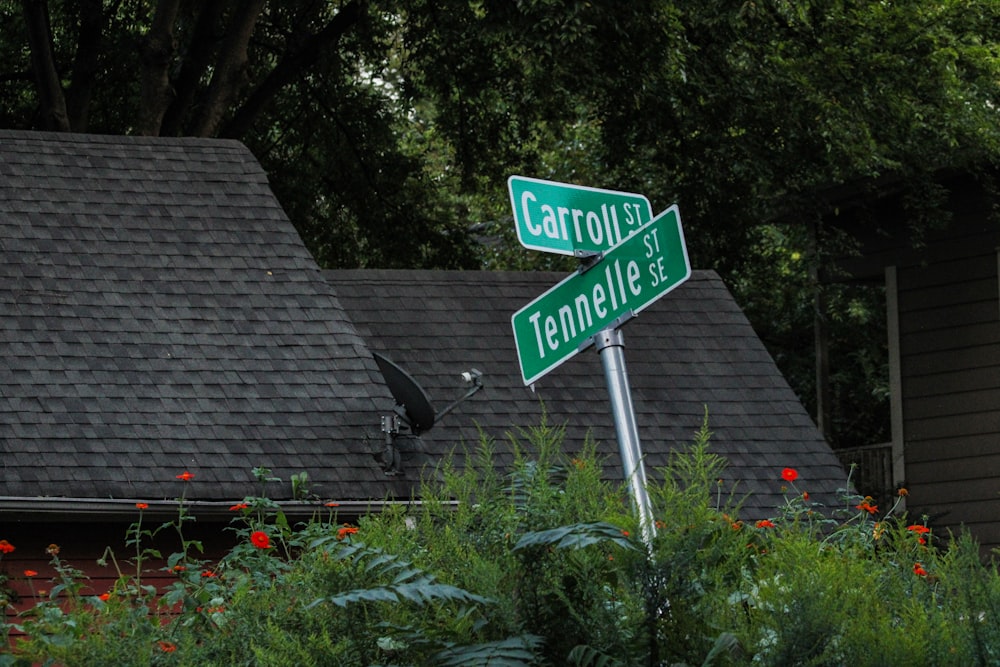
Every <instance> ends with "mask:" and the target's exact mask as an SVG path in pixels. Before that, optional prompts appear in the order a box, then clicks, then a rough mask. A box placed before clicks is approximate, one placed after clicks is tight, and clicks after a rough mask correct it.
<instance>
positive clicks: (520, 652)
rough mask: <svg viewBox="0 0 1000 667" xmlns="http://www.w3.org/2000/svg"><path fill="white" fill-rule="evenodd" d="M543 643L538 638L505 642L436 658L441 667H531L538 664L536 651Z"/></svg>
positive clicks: (453, 649) (455, 648)
mask: <svg viewBox="0 0 1000 667" xmlns="http://www.w3.org/2000/svg"><path fill="white" fill-rule="evenodd" d="M541 644H542V639H541V637H537V636H535V635H522V636H520V637H511V638H509V639H504V640H502V641H495V642H485V643H482V644H472V645H470V646H452V647H450V648H447V649H445V650H443V651H440V652H438V653H437V654H436V655H435V656H434V664H435V665H437V666H438V667H528V666H529V665H533V664H535V659H536V655H535V650H536V649H537V648H538V647H539V646H541Z"/></svg>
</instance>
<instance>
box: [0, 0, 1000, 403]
mask: <svg viewBox="0 0 1000 667" xmlns="http://www.w3.org/2000/svg"><path fill="white" fill-rule="evenodd" d="M998 43H1000V4H998V3H997V2H995V0H935V1H933V2H929V1H927V0H884V1H882V2H871V1H870V0H803V1H798V2H792V1H790V0H697V1H695V0H634V1H631V2H628V3H622V2H617V1H615V0H590V1H587V2H583V1H571V2H563V1H557V0H339V1H337V2H327V1H323V0H296V1H294V2H283V3H278V2H266V1H265V0H245V1H242V0H241V1H237V0H202V1H196V0H157V1H156V2H153V1H152V0H22V1H21V3H20V4H19V6H18V5H15V4H14V3H11V2H7V3H3V4H0V63H2V64H0V124H2V125H4V126H7V127H31V128H38V129H53V130H62V131H65V130H73V131H92V132H106V133H125V134H160V135H167V136H173V135H198V136H221V137H230V138H235V139H239V140H241V141H243V142H244V143H246V144H247V145H248V146H249V147H250V149H251V150H252V151H253V152H254V154H255V155H256V156H257V157H258V159H259V160H260V161H261V163H262V164H263V165H264V167H265V169H266V170H267V171H268V173H269V175H270V178H271V181H272V185H273V187H274V190H275V192H276V193H277V194H278V196H279V198H280V199H281V201H282V203H283V205H284V207H285V209H286V210H287V211H288V213H289V216H290V217H291V218H292V220H293V222H294V223H295V224H296V226H297V228H298V230H299V232H300V233H301V235H302V237H303V239H304V240H305V242H306V243H307V245H308V246H309V247H310V248H311V250H312V251H313V253H314V255H315V256H316V258H317V260H318V261H319V262H320V263H321V264H323V265H327V266H381V267H438V268H473V267H475V266H487V267H517V268H525V267H544V268H560V267H563V266H565V260H562V259H559V258H552V257H541V258H536V257H532V256H531V255H530V254H528V253H525V252H523V251H522V250H521V249H520V248H519V247H518V245H517V243H516V242H515V241H514V240H513V234H512V225H511V224H510V222H509V215H510V214H509V210H508V208H509V207H508V203H507V197H506V193H505V191H504V188H505V181H506V178H507V176H509V175H510V174H512V173H521V174H524V175H529V176H539V177H545V178H552V179H554V180H563V181H570V182H576V183H582V184H587V185H592V186H598V187H610V188H616V189H622V190H629V191H634V192H642V193H644V194H646V195H647V196H648V197H649V198H650V200H651V201H652V202H653V204H654V207H656V208H657V209H663V208H666V206H667V205H668V204H670V203H674V202H677V203H679V205H680V207H681V210H682V212H683V217H684V224H685V229H686V235H687V239H688V244H689V251H690V253H691V256H692V260H693V263H694V265H695V266H697V267H699V268H714V269H716V270H718V271H719V272H720V274H721V275H722V276H723V278H725V279H726V280H727V281H728V282H729V284H730V285H731V286H733V287H734V290H735V291H736V293H737V297H738V298H739V299H740V300H741V302H744V303H749V302H750V296H751V295H753V305H754V307H753V308H750V311H751V312H752V313H761V314H760V315H759V316H755V320H754V323H755V325H757V326H758V329H759V330H760V331H761V333H762V334H763V335H764V338H765V339H766V340H771V341H780V340H781V338H782V335H781V331H779V330H778V329H777V328H775V327H773V326H772V324H773V323H775V322H781V321H787V320H788V317H791V315H789V316H788V317H785V318H782V317H776V316H774V312H775V310H776V309H778V308H781V307H782V305H783V303H785V302H784V301H783V299H785V297H787V298H788V299H789V302H791V303H794V304H795V306H794V308H793V310H792V311H787V310H786V311H784V312H785V313H786V314H787V313H790V312H800V311H801V309H802V308H803V306H805V307H806V308H807V309H808V308H809V307H811V306H810V304H811V303H812V301H813V298H814V295H813V292H814V291H815V289H816V286H815V283H814V281H812V282H811V281H810V280H808V276H809V275H819V274H820V273H821V272H822V270H824V269H826V268H828V266H829V264H830V258H831V257H832V256H835V255H836V254H837V253H840V252H843V251H844V248H843V246H841V245H839V244H832V243H830V242H829V239H832V238H835V237H836V235H835V234H832V233H831V232H830V230H828V229H824V226H823V224H822V220H823V215H824V213H826V212H829V211H830V210H833V209H835V207H836V206H837V197H838V196H839V194H842V193H843V192H845V191H848V192H851V193H853V194H854V195H856V196H858V197H861V198H864V197H866V196H870V195H872V194H874V193H877V192H878V190H879V188H880V187H881V185H882V184H884V183H885V182H886V181H887V180H891V181H892V182H893V184H894V187H897V188H900V189H903V190H904V191H910V192H912V193H920V194H921V196H920V197H919V201H920V202H921V210H919V211H918V210H914V211H912V212H911V213H912V214H911V215H910V218H909V220H908V221H907V223H906V224H910V225H912V226H913V227H915V228H919V227H921V226H922V225H926V224H927V221H928V218H929V217H932V216H933V211H934V205H935V204H938V203H940V202H941V201H943V195H944V193H943V192H942V191H940V190H934V191H931V190H929V189H928V185H929V184H930V183H932V182H933V179H934V175H935V174H936V173H937V172H938V171H939V170H942V169H963V170H970V171H975V170H979V169H981V168H983V167H984V166H987V167H989V166H990V165H996V163H997V162H998V156H1000V123H998V122H997V104H998V99H1000V56H998V51H1000V47H998ZM932 193H933V194H934V196H931V194H932ZM772 229H776V230H779V231H778V232H777V236H775V235H774V234H773V233H772V232H771V231H769V230H772ZM777 237H781V238H784V239H791V240H794V243H795V244H796V246H795V248H794V251H795V252H798V253H799V254H800V256H801V260H800V262H799V264H798V265H799V266H801V267H805V273H804V274H803V275H805V276H806V277H807V279H805V280H804V282H802V283H801V289H800V290H799V291H798V292H796V293H795V294H794V295H785V296H778V295H779V292H776V291H775V290H774V288H773V285H772V284H771V283H770V282H769V281H768V279H766V278H765V277H764V276H763V275H762V273H761V272H760V271H758V270H757V269H758V267H759V266H760V265H761V263H762V262H766V261H768V253H770V252H772V251H773V250H774V248H773V247H771V246H769V243H770V242H769V240H768V239H771V240H773V239H774V238H777ZM779 245H780V244H779ZM761 294H774V295H775V298H774V299H768V298H767V297H766V296H765V297H763V298H762V297H761ZM830 303H832V304H834V305H836V304H838V303H854V301H852V300H851V299H847V300H840V299H839V298H834V299H831V300H830ZM838 318H840V319H841V320H842V319H843V318H842V317H841V315H840V314H837V313H831V314H829V320H830V321H831V322H836V321H838ZM772 351H774V352H775V353H776V356H778V357H779V358H781V357H782V356H783V355H784V352H785V351H783V350H782V349H779V348H772ZM794 354H799V353H798V352H795V353H794ZM794 354H793V355H792V357H794ZM792 357H788V358H789V359H792ZM800 361H801V359H800V358H799V357H795V358H794V363H790V365H786V366H783V368H784V369H785V370H786V371H788V370H789V369H791V368H793V367H794V366H795V365H796V364H799V362H800ZM848 384H850V381H848ZM862 384H867V385H869V386H872V387H874V386H877V382H876V383H862ZM797 386H798V388H799V390H800V395H803V396H805V395H806V392H805V391H804V386H803V385H802V384H801V383H797Z"/></svg>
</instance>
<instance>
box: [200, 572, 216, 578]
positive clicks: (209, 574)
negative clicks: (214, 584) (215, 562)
mask: <svg viewBox="0 0 1000 667" xmlns="http://www.w3.org/2000/svg"><path fill="white" fill-rule="evenodd" d="M201 576H203V577H204V578H206V579H211V578H212V577H214V576H215V572H212V571H211V570H204V571H203V572H202V573H201Z"/></svg>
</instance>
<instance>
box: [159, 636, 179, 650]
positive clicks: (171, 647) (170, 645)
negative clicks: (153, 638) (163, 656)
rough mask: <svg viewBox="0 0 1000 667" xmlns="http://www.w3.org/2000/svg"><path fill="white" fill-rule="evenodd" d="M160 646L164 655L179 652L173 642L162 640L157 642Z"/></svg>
mask: <svg viewBox="0 0 1000 667" xmlns="http://www.w3.org/2000/svg"><path fill="white" fill-rule="evenodd" d="M156 643H157V644H159V646H160V650H161V651H163V652H164V653H173V652H174V651H176V650H177V645H176V644H174V643H172V642H165V641H163V640H162V639H161V640H159V641H157V642H156Z"/></svg>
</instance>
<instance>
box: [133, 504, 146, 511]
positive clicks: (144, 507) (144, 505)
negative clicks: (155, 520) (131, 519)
mask: <svg viewBox="0 0 1000 667" xmlns="http://www.w3.org/2000/svg"><path fill="white" fill-rule="evenodd" d="M135 506H136V507H138V508H139V509H141V510H148V509H149V503H136V504H135Z"/></svg>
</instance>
